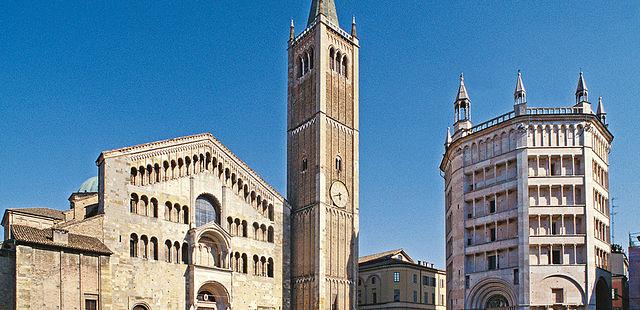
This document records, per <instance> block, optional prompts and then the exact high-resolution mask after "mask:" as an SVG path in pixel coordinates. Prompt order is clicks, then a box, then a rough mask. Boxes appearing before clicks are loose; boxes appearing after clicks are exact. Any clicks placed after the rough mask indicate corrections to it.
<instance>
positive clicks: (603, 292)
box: [596, 278, 611, 310]
mask: <svg viewBox="0 0 640 310" xmlns="http://www.w3.org/2000/svg"><path fill="white" fill-rule="evenodd" d="M596 309H598V310H609V309H611V290H610V289H609V285H607V281H605V280H604V278H600V280H598V283H597V284H596Z"/></svg>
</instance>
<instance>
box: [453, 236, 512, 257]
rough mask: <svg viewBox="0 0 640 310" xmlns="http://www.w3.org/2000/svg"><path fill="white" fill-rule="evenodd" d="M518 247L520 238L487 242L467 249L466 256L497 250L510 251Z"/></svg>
mask: <svg viewBox="0 0 640 310" xmlns="http://www.w3.org/2000/svg"><path fill="white" fill-rule="evenodd" d="M517 246H518V237H513V238H508V239H498V240H496V241H493V242H486V243H480V244H477V243H476V244H473V245H469V246H466V247H465V251H464V254H465V255H471V254H476V253H484V252H490V251H495V250H497V249H508V248H513V247H517Z"/></svg>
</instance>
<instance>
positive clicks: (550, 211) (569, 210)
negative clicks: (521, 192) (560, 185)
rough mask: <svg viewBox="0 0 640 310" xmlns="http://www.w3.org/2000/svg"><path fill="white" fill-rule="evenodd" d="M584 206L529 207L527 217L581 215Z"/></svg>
mask: <svg viewBox="0 0 640 310" xmlns="http://www.w3.org/2000/svg"><path fill="white" fill-rule="evenodd" d="M584 208H585V205H571V206H557V205H556V206H531V207H529V215H569V216H571V215H583V214H584Z"/></svg>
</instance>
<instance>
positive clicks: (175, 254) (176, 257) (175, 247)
mask: <svg viewBox="0 0 640 310" xmlns="http://www.w3.org/2000/svg"><path fill="white" fill-rule="evenodd" d="M173 262H174V263H176V264H180V243H179V242H178V241H176V242H174V243H173Z"/></svg>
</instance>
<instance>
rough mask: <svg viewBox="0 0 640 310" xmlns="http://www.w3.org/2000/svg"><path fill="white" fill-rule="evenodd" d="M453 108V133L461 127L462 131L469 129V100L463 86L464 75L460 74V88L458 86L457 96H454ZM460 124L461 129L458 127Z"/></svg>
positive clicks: (465, 88)
mask: <svg viewBox="0 0 640 310" xmlns="http://www.w3.org/2000/svg"><path fill="white" fill-rule="evenodd" d="M453 108H454V110H455V126H454V131H455V132H456V133H457V132H459V131H460V129H462V127H464V129H469V128H471V100H470V99H469V93H468V92H467V87H466V86H465V85H464V73H460V86H458V94H457V95H456V101H455V102H454V103H453ZM460 124H464V125H463V126H462V127H461V126H459V125H460ZM467 127H468V128H467Z"/></svg>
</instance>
